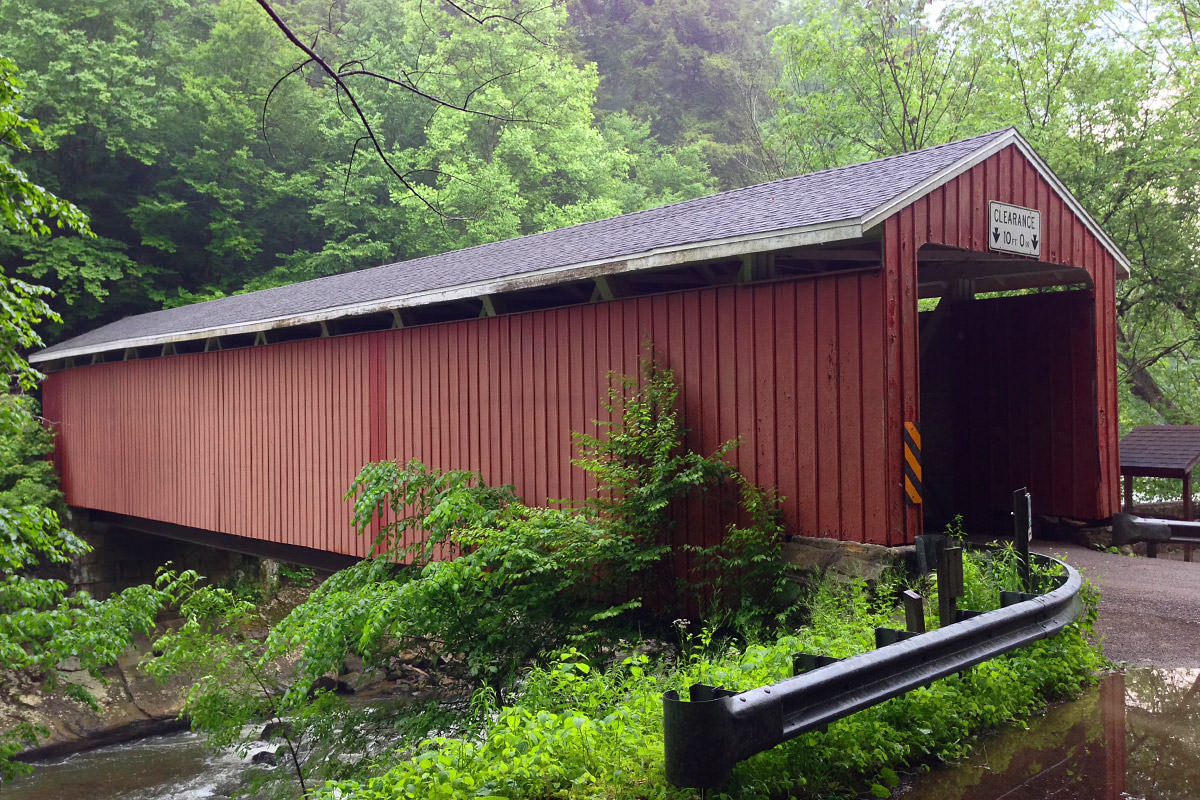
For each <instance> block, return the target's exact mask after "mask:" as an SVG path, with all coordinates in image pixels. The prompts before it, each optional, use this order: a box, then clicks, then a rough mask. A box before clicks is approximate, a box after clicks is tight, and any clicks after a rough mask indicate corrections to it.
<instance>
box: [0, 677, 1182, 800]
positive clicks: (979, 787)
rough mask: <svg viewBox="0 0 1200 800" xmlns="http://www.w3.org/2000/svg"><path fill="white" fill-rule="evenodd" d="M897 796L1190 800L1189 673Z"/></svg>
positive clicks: (98, 796)
mask: <svg viewBox="0 0 1200 800" xmlns="http://www.w3.org/2000/svg"><path fill="white" fill-rule="evenodd" d="M247 768H248V765H247V764H246V762H245V761H243V760H242V759H240V758H238V757H237V756H235V755H232V754H220V753H216V754H214V753H212V752H210V751H208V750H206V749H205V748H204V746H203V744H202V742H201V740H200V739H199V737H197V736H196V735H195V734H191V733H181V734H174V735H172V736H163V737H156V738H153V739H145V740H143V741H140V742H134V743H131V744H125V745H119V746H116V747H107V748H104V749H103V750H95V751H92V752H90V753H80V754H78V755H74V756H70V757H69V758H65V759H61V760H58V761H54V762H51V763H46V764H41V765H38V766H37V767H36V769H35V771H34V774H33V775H31V776H29V777H27V778H22V779H19V780H18V781H16V782H15V783H13V784H12V785H11V786H6V787H5V788H4V789H3V791H2V792H0V795H2V800H209V798H227V797H229V796H230V795H231V794H232V793H233V791H234V790H235V789H236V788H237V787H238V785H239V783H240V781H241V778H242V776H243V775H244V774H245V772H246V770H247ZM899 796H900V797H901V798H902V800H1050V799H1051V798H1053V800H1198V798H1200V670H1145V669H1138V670H1131V671H1129V672H1128V673H1126V674H1118V675H1111V676H1109V677H1108V678H1106V679H1105V680H1104V681H1103V682H1101V684H1100V685H1099V686H1097V687H1095V688H1093V689H1091V690H1089V691H1088V692H1086V693H1085V694H1084V695H1083V697H1081V698H1080V699H1079V700H1077V701H1075V702H1072V703H1067V704H1064V705H1059V706H1055V707H1054V708H1051V709H1050V710H1049V711H1048V712H1047V713H1046V714H1045V715H1044V716H1042V717H1038V718H1036V719H1033V720H1031V721H1030V722H1029V728H1028V730H1008V731H1002V732H1000V733H999V734H996V735H994V736H990V737H987V738H985V739H984V740H982V741H981V742H980V743H979V746H978V748H977V752H976V753H975V755H974V756H973V757H972V758H971V759H969V760H967V761H965V762H963V763H961V764H958V765H955V766H953V767H950V768H946V769H938V770H934V771H932V772H930V773H929V774H927V775H924V776H921V777H920V778H918V779H917V780H915V781H913V782H912V783H911V784H910V785H907V786H905V787H904V788H903V789H902V790H901V791H900V793H899Z"/></svg>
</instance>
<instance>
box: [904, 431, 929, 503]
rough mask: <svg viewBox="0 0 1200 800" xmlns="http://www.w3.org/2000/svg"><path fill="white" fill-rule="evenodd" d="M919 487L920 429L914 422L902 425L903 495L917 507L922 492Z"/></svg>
mask: <svg viewBox="0 0 1200 800" xmlns="http://www.w3.org/2000/svg"><path fill="white" fill-rule="evenodd" d="M924 491H925V490H924V488H923V487H922V486H921V428H920V427H919V426H918V425H917V423H915V422H906V423H904V493H905V494H906V495H907V496H908V502H910V503H912V504H913V505H917V504H919V503H920V502H921V496H922V493H923V492H924Z"/></svg>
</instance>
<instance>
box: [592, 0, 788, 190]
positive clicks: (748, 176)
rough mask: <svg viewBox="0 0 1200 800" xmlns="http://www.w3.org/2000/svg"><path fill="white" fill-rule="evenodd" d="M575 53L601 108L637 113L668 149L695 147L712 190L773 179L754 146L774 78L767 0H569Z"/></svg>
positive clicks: (771, 2)
mask: <svg viewBox="0 0 1200 800" xmlns="http://www.w3.org/2000/svg"><path fill="white" fill-rule="evenodd" d="M568 9H569V11H570V15H571V28H572V30H571V33H572V35H573V36H574V38H575V39H577V40H578V42H579V49H580V50H581V56H582V57H583V58H584V59H586V60H587V61H590V62H594V63H595V64H596V65H597V67H598V70H599V74H600V87H599V90H598V92H597V95H596V105H597V108H598V109H599V110H600V111H601V112H602V114H603V116H605V117H607V116H608V115H609V114H612V113H616V114H618V115H623V114H628V115H629V116H631V117H633V118H635V119H637V120H640V121H642V122H643V123H645V124H646V125H648V126H649V132H650V133H652V134H653V136H655V137H656V138H657V139H658V141H661V142H662V143H663V144H664V145H667V146H668V147H671V148H681V147H687V148H697V149H698V151H699V152H700V153H701V154H702V157H703V159H704V160H705V161H707V162H708V163H709V164H711V165H712V168H713V173H714V174H715V175H716V177H717V179H718V180H719V182H720V185H721V188H722V189H733V188H738V187H741V186H745V185H747V184H749V183H756V182H759V181H761V180H763V179H764V178H765V177H778V175H777V174H776V173H775V172H774V166H775V165H774V164H771V163H770V162H769V160H768V158H767V154H765V153H764V152H763V150H762V146H761V145H762V141H761V130H760V126H761V123H762V120H763V118H764V117H765V116H767V114H768V111H769V101H768V99H767V96H766V90H767V89H769V88H770V87H771V86H772V85H773V84H774V82H775V81H776V80H777V78H778V65H777V64H776V63H775V62H774V61H773V60H772V59H771V58H770V53H769V49H770V38H769V31H770V30H771V28H772V27H774V25H775V24H776V23H777V22H778V21H779V16H780V4H779V3H777V2H775V0H658V1H657V2H654V3H646V2H625V1H624V0H576V2H572V3H570V4H569V5H568Z"/></svg>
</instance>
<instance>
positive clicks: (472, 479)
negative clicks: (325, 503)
mask: <svg viewBox="0 0 1200 800" xmlns="http://www.w3.org/2000/svg"><path fill="white" fill-rule="evenodd" d="M345 499H347V500H350V499H353V500H354V517H353V522H354V527H355V528H356V529H357V530H358V532H359V534H360V535H361V534H364V533H367V532H369V531H370V529H371V527H372V525H378V532H377V533H376V534H375V552H376V553H379V554H386V555H389V556H393V557H396V558H403V559H410V560H415V561H416V562H417V563H425V562H427V561H429V560H430V559H431V558H432V557H433V554H434V550H435V548H437V547H438V546H443V545H444V546H452V545H453V542H452V541H451V539H452V536H453V534H454V532H455V531H457V530H459V529H461V528H464V527H468V526H487V525H488V524H490V523H491V522H492V521H494V520H495V519H496V517H497V515H498V514H499V513H500V511H501V510H502V509H503V508H504V507H506V506H508V505H509V504H511V503H514V502H517V501H518V500H519V498H518V497H517V496H516V494H515V492H514V491H513V487H512V486H511V485H507V484H506V485H504V486H495V487H490V486H485V485H484V484H483V481H482V479H481V478H480V477H479V475H478V474H477V473H474V472H467V471H464V470H448V471H446V472H435V471H431V470H430V469H429V468H428V467H426V466H425V465H424V464H422V463H421V462H420V461H417V460H416V459H414V460H412V461H409V462H408V463H407V464H405V465H404V466H400V464H399V463H398V462H396V461H377V462H373V463H370V464H367V465H366V466H364V467H363V468H362V470H360V471H359V473H358V475H356V476H355V478H354V481H353V483H351V484H350V488H349V490H347V492H346V495H345Z"/></svg>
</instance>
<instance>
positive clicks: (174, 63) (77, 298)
mask: <svg viewBox="0 0 1200 800" xmlns="http://www.w3.org/2000/svg"><path fill="white" fill-rule="evenodd" d="M275 6H276V11H278V12H279V13H280V14H281V15H282V16H283V17H284V18H285V19H286V20H287V22H288V23H289V24H290V25H291V26H292V27H293V29H294V30H296V31H297V32H298V34H299V35H300V36H301V37H302V38H304V39H305V40H318V41H319V42H320V48H319V49H320V51H321V53H322V55H323V56H324V57H325V58H326V59H328V60H329V62H330V63H331V64H333V65H335V66H337V65H342V64H346V65H357V66H358V67H359V68H360V72H361V74H358V75H354V76H350V77H348V78H347V83H348V85H349V86H350V87H351V88H352V89H353V91H354V92H355V95H356V98H357V100H358V101H359V103H360V105H361V107H362V108H363V111H364V113H365V114H366V116H367V119H368V120H369V121H370V124H371V126H372V128H373V130H374V131H375V132H376V133H377V134H378V135H379V142H380V146H381V148H382V150H383V152H384V153H385V154H386V155H387V157H388V158H389V159H390V160H391V161H392V162H393V164H395V165H397V166H398V168H399V170H400V171H402V172H404V173H405V174H406V176H407V177H406V180H408V182H409V183H410V184H411V185H412V186H413V187H414V189H415V190H416V191H417V192H419V193H420V194H421V195H422V198H423V199H422V198H418V197H416V196H414V195H413V194H411V193H410V192H408V191H406V190H405V189H404V188H403V187H402V186H401V184H400V183H399V182H398V180H397V179H396V176H395V175H393V174H392V173H391V172H389V171H388V170H387V169H386V168H385V167H384V166H383V164H382V163H381V162H380V160H379V159H378V157H376V156H375V155H374V154H371V153H369V152H368V151H369V148H368V147H367V146H366V145H365V143H364V142H363V141H361V137H362V135H363V129H362V126H361V124H360V122H359V120H358V119H357V118H354V117H353V116H350V115H347V113H345V112H346V111H347V110H348V107H347V106H346V105H345V98H344V97H342V96H341V94H340V93H339V91H338V90H337V89H335V87H334V86H333V85H332V83H331V82H330V81H328V80H327V79H326V78H325V77H323V76H322V75H320V74H318V73H317V71H316V70H315V69H314V68H313V67H312V66H311V65H309V66H306V67H302V68H298V69H297V68H296V65H297V55H298V51H297V50H295V49H294V48H293V47H292V45H291V43H289V42H288V40H287V39H286V38H285V37H284V36H283V34H282V33H281V32H280V31H279V30H278V29H277V28H276V27H275V25H274V24H273V23H272V21H271V19H270V18H269V17H268V16H267V15H266V14H265V13H264V11H263V9H262V8H261V7H260V6H259V5H258V4H257V3H255V2H253V0H211V1H210V2H203V3H187V2H182V1H181V0H113V1H112V2H101V1H100V0H79V1H78V2H72V3H64V2H61V0H7V1H6V2H5V3H4V4H3V6H2V7H0V53H5V54H7V55H9V56H11V57H13V58H15V59H16V60H17V61H18V62H19V63H20V64H21V66H22V69H23V71H24V74H25V76H26V78H27V80H28V84H29V85H28V91H27V93H26V95H25V97H24V98H23V107H24V108H25V109H26V110H27V111H28V112H30V113H35V114H36V115H38V116H40V117H41V118H42V120H43V122H44V123H45V124H44V127H43V129H42V130H41V132H39V133H36V134H35V133H34V132H33V130H32V129H31V130H30V131H29V135H30V136H33V137H34V139H35V140H36V143H37V145H39V147H38V148H37V149H36V151H35V152H30V153H23V154H22V155H21V157H20V159H19V163H20V168H21V169H23V170H24V171H25V172H26V173H27V174H29V175H31V176H34V178H35V180H36V182H37V183H39V184H41V185H46V186H53V187H55V188H56V190H57V191H58V192H59V193H60V194H63V195H68V196H70V197H72V198H74V199H75V200H76V202H78V203H79V205H80V206H81V207H83V208H85V209H87V211H88V213H89V214H90V215H91V218H92V222H93V225H94V227H95V229H96V231H97V233H98V234H99V236H98V237H97V238H90V239H68V238H59V237H55V238H50V239H45V240H40V241H31V240H28V239H26V238H23V237H17V236H13V235H9V234H6V233H5V232H4V231H2V230H0V258H3V259H4V260H5V261H6V262H7V263H8V264H10V265H11V267H12V270H11V271H10V274H21V275H22V276H25V277H28V278H32V279H35V280H36V281H38V282H42V283H46V284H47V285H49V286H51V288H53V289H54V290H55V291H56V292H58V293H59V296H60V297H61V298H62V300H63V302H65V303H67V304H68V307H67V308H66V309H65V310H64V311H63V313H64V314H65V315H66V321H65V323H64V328H65V329H66V331H69V332H76V331H78V329H79V328H81V327H84V326H85V325H90V324H91V323H92V321H95V320H103V321H109V320H111V319H114V318H117V317H119V316H120V315H122V314H126V313H135V312H141V311H148V310H152V309H153V308H155V307H158V306H160V305H177V304H179V303H180V302H185V301H195V300H198V299H204V298H207V297H220V296H223V295H228V294H233V293H235V292H238V291H242V290H243V289H245V288H265V287H269V286H276V285H280V284H283V283H289V282H293V281H296V280H301V279H306V278H313V277H318V276H322V275H330V274H335V273H340V272H345V271H348V270H351V269H361V268H362V267H364V266H374V265H377V264H381V263H389V262H393V261H397V260H401V259H406V258H413V257H417V256H421V255H427V254H429V253H433V252H440V251H442V250H446V249H451V248H458V247H464V246H468V245H472V244H478V243H481V242H487V241H493V240H496V239H504V238H509V237H513V236H518V235H521V234H526V233H533V232H537V231H541V230H546V229H548V228H553V227H559V226H563V225H570V224H574V223H577V222H584V221H588V220H592V219H597V218H600V217H606V216H611V215H615V214H619V213H622V212H626V211H635V210H638V209H641V208H645V207H647V206H651V205H657V204H661V203H665V202H670V201H673V200H678V199H683V198H688V197H693V196H696V195H698V194H704V193H707V192H709V191H711V190H712V186H713V181H712V178H711V176H710V175H709V171H708V166H707V164H706V163H705V158H704V155H703V153H702V152H701V150H700V148H699V146H698V145H696V146H689V145H685V144H680V145H679V146H678V147H677V146H675V145H674V143H672V144H671V145H669V146H662V145H659V144H658V143H657V142H656V141H655V140H654V139H653V138H652V137H649V136H648V135H647V133H646V131H645V129H644V127H643V128H639V127H637V126H636V125H634V124H632V123H628V122H624V121H621V120H615V121H614V123H613V124H612V125H611V126H610V125H603V126H602V125H600V124H598V123H597V121H596V119H595V118H594V115H593V111H592V106H593V104H594V98H595V91H596V87H597V82H598V76H597V74H596V70H595V67H594V66H593V65H590V64H586V63H577V60H576V59H575V58H574V57H573V55H572V53H571V52H569V50H568V49H567V48H566V47H565V46H564V45H565V44H566V43H567V40H568V38H569V31H568V27H567V19H566V14H565V12H564V10H563V8H562V7H561V5H559V4H553V3H550V4H540V5H536V6H532V7H531V6H529V5H528V4H518V3H512V4H509V3H502V4H500V5H499V6H496V7H490V8H489V9H488V14H487V17H488V18H487V19H486V20H484V21H483V22H476V21H474V20H472V19H470V18H469V17H468V16H467V15H465V14H462V13H458V12H457V11H456V10H455V9H454V8H451V7H450V6H448V5H446V4H438V3H427V2H421V0H402V2H391V1H390V0H389V1H388V2H382V0H351V2H345V3H338V4H337V5H336V7H333V8H330V7H329V6H328V4H321V3H307V2H299V3H278V4H275ZM505 14H515V15H519V17H520V20H521V24H520V25H516V24H511V23H508V22H505V21H504V20H503V19H502V17H503V16H504V15H505ZM371 73H374V74H375V75H387V76H403V78H404V79H405V80H409V81H411V82H412V83H413V85H414V86H416V87H417V88H418V89H419V91H420V92H422V93H424V94H425V95H428V96H429V97H437V98H441V99H442V100H443V101H444V103H442V104H439V103H437V102H435V101H433V100H431V99H429V97H423V96H421V95H420V94H418V93H413V92H407V91H404V90H402V89H400V88H398V87H396V86H395V85H389V84H386V83H384V82H383V81H380V80H378V79H377V78H373V77H371ZM460 109H463V110H460ZM425 201H428V203H429V205H431V206H433V207H434V208H435V209H437V211H434V210H431V208H429V206H427V205H426V202H425ZM0 227H2V226H0ZM59 332H60V330H59V329H55V330H54V333H55V334H58V333H59Z"/></svg>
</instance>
